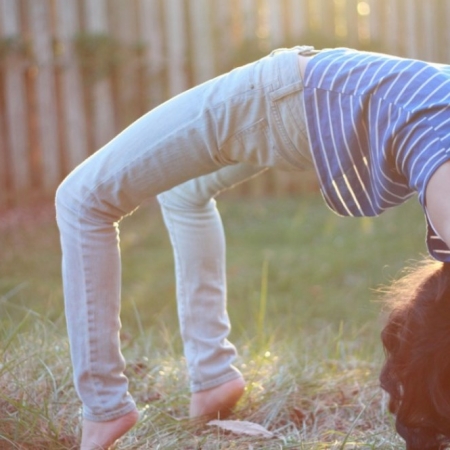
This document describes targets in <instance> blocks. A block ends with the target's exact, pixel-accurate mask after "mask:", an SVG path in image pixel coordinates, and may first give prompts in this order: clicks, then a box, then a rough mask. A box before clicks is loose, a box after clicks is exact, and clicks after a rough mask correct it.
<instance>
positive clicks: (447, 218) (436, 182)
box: [425, 161, 450, 247]
mask: <svg viewBox="0 0 450 450" xmlns="http://www.w3.org/2000/svg"><path fill="white" fill-rule="evenodd" d="M425 198H426V205H427V211H428V216H429V218H430V221H431V223H432V224H433V227H434V228H435V231H436V232H437V233H438V234H439V236H440V237H441V238H442V239H443V240H444V242H445V243H446V244H447V246H448V247H450V161H447V162H446V163H444V164H442V166H441V167H439V169H437V170H436V172H435V173H434V174H433V176H432V177H431V179H430V181H429V182H428V186H427V189H426V193H425Z"/></svg>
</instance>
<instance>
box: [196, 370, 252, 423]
mask: <svg viewBox="0 0 450 450" xmlns="http://www.w3.org/2000/svg"><path fill="white" fill-rule="evenodd" d="M244 389H245V382H244V380H243V379H242V378H236V379H234V380H231V381H228V382H226V383H223V384H221V385H219V386H216V387H214V388H212V389H207V390H205V391H200V392H195V393H194V394H192V397H191V404H190V408H189V416H190V417H191V418H195V417H201V416H210V417H214V418H220V419H223V418H225V417H226V416H228V415H229V414H230V412H231V409H232V408H233V406H235V405H236V403H237V402H238V400H239V399H240V398H241V396H242V394H243V393H244Z"/></svg>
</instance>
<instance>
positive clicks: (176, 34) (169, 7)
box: [164, 0, 189, 96]
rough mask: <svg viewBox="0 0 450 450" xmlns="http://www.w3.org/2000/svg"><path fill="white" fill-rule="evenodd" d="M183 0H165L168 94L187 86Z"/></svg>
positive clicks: (180, 90)
mask: <svg viewBox="0 0 450 450" xmlns="http://www.w3.org/2000/svg"><path fill="white" fill-rule="evenodd" d="M185 5H186V2H184V1H183V0H165V2H164V7H165V8H164V13H165V24H164V25H165V29H166V36H165V39H166V42H167V70H168V73H167V78H168V81H169V95H170V96H174V95H176V94H179V93H180V92H183V91H185V90H186V89H187V88H188V87H189V83H188V80H187V76H186V69H187V60H186V55H187V53H188V46H187V39H186V34H187V33H186V23H185Z"/></svg>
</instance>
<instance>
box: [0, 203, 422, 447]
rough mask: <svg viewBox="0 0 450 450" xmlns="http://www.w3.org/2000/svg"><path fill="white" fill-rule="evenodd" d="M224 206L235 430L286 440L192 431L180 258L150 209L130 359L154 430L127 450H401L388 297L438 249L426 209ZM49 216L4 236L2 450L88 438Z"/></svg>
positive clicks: (132, 230) (135, 226)
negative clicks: (382, 336)
mask: <svg viewBox="0 0 450 450" xmlns="http://www.w3.org/2000/svg"><path fill="white" fill-rule="evenodd" d="M218 204H219V209H220V210H221V212H222V217H223V220H224V224H225V229H226V232H227V244H228V247H227V248H228V255H227V256H228V281H229V313H230V316H231V320H232V324H233V330H232V335H231V340H232V341H233V342H234V343H235V344H236V345H237V347H238V349H239V351H240V357H239V360H238V361H237V366H238V367H239V368H240V369H241V371H242V372H243V374H244V376H245V377H246V379H247V382H248V387H247V390H246V393H245V395H244V398H243V399H242V400H241V402H240V403H239V404H238V406H237V408H236V411H235V413H234V414H233V416H232V417H231V419H233V420H247V421H252V422H255V423H258V424H260V425H262V426H264V427H265V428H266V429H267V430H270V431H271V432H272V433H273V434H274V437H273V438H271V439H263V438H255V437H249V436H244V435H235V434H231V433H229V432H226V431H224V430H222V429H221V428H217V427H213V426H208V425H206V424H204V423H198V422H197V423H196V422H193V421H189V420H188V419H187V418H186V415H187V408H188V403H189V392H188V383H187V374H186V369H185V364H184V360H183V356H182V349H181V340H180V338H179V334H178V326H177V317H176V302H175V289H174V277H173V261H172V254H171V248H170V244H169V240H168V237H167V235H166V232H165V230H164V226H163V223H162V219H161V216H160V213H159V210H158V207H157V205H156V204H155V203H154V202H151V203H150V204H148V205H146V206H145V207H142V208H141V209H140V210H139V211H137V212H136V213H135V214H134V215H132V216H131V217H129V218H126V219H125V220H124V221H123V223H122V226H121V248H122V258H123V302H122V324H123V333H122V337H123V351H124V353H125V355H126V357H127V360H128V368H127V374H128V376H129V378H130V390H131V392H132V394H133V395H134V397H135V398H136V400H137V402H138V405H139V408H140V409H141V413H142V417H141V421H140V423H139V425H138V426H137V427H136V428H135V429H134V430H133V431H132V432H131V433H129V435H127V436H126V437H124V438H123V439H122V440H121V441H120V442H119V443H118V444H117V446H116V448H117V449H147V448H148V449H158V448H159V449H204V450H206V449H291V448H292V449H371V448H377V449H378V448H383V449H397V448H398V449H400V448H403V445H402V441H401V440H400V439H399V438H398V437H397V436H396V435H395V432H394V425H393V420H392V417H391V416H390V415H389V413H388V412H387V398H386V396H385V395H384V394H383V393H382V392H381V390H380V388H379V387H378V380H377V377H378V372H379V369H380V366H381V364H382V361H383V354H382V351H381V346H380V343H379V332H380V329H381V325H382V318H381V316H382V315H381V314H380V311H381V309H382V307H381V304H380V296H379V295H378V294H377V293H376V292H375V291H376V289H377V288H378V287H379V286H380V284H386V283H389V281H390V280H391V279H392V278H393V277H396V276H398V275H399V272H400V270H401V268H402V267H403V266H404V265H405V264H409V263H410V261H411V260H412V259H419V258H421V255H422V254H425V252H426V249H425V244H424V236H425V228H424V219H423V215H422V212H421V210H420V207H419V206H418V204H417V201H416V200H415V199H414V200H411V201H409V202H408V203H407V204H406V205H404V206H402V207H400V208H396V209H395V210H392V211H388V212H386V213H385V214H383V215H382V216H381V217H379V218H374V219H368V218H365V219H348V218H340V217H337V216H335V215H334V214H332V213H331V212H330V211H329V210H328V209H327V208H326V207H325V206H324V204H323V201H322V200H321V198H320V197H319V196H318V195H309V196H305V197H303V198H301V199H295V198H265V199H261V198H258V199H251V198H238V197H236V196H230V195H228V196H224V197H223V198H220V199H219V202H218ZM46 210H47V211H48V210H50V212H47V213H45V214H41V215H40V217H37V216H39V215H38V214H35V213H32V216H31V217H26V216H25V217H23V218H19V220H16V221H14V220H12V221H9V222H8V221H6V224H5V223H3V224H2V225H1V230H0V231H1V232H0V248H1V259H0V338H1V346H0V352H1V354H2V358H1V365H0V449H2V450H3V449H51V450H53V449H69V448H75V445H76V442H77V440H78V438H79V420H78V419H79V414H80V405H79V402H78V400H77V399H76V396H75V393H74V389H73V386H72V380H71V368H70V362H69V356H68V343H67V339H66V335H65V323H64V315H63V306H62V304H63V300H62V287H61V281H60V267H59V265H60V250H59V243H58V233H57V229H56V226H55V224H54V221H53V219H52V213H51V208H50V209H49V208H48V207H46ZM33 211H34V210H33ZM4 222H5V221H4Z"/></svg>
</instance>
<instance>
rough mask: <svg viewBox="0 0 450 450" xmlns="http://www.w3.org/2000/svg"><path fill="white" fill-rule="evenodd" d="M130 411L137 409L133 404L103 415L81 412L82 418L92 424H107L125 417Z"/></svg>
mask: <svg viewBox="0 0 450 450" xmlns="http://www.w3.org/2000/svg"><path fill="white" fill-rule="evenodd" d="M132 411H137V407H136V404H135V403H134V402H131V403H129V404H127V405H126V406H124V407H122V408H120V409H119V410H117V411H113V412H107V413H103V414H90V413H88V412H85V411H83V418H84V419H87V420H90V421H92V422H108V421H110V420H115V419H118V418H120V417H122V416H125V415H126V414H128V413H130V412H132Z"/></svg>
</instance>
